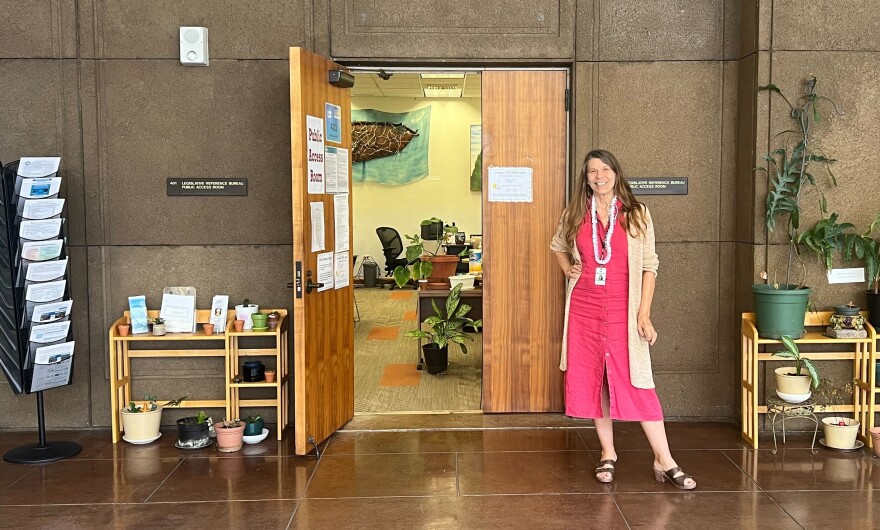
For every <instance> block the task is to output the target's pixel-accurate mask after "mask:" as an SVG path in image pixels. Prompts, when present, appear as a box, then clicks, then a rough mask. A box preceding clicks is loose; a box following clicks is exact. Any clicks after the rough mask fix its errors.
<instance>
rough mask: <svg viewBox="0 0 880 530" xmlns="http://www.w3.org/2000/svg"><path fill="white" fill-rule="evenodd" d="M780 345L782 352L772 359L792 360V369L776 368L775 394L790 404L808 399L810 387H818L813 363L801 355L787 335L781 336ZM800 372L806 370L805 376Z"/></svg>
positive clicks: (817, 374) (775, 354)
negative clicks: (781, 345) (783, 346)
mask: <svg viewBox="0 0 880 530" xmlns="http://www.w3.org/2000/svg"><path fill="white" fill-rule="evenodd" d="M782 343H783V344H784V345H785V348H786V349H784V350H782V351H779V352H775V353H774V354H773V356H774V357H782V358H783V359H792V360H794V363H795V364H794V367H791V366H783V367H782V368H777V369H776V370H775V371H774V372H775V376H776V393H777V395H779V397H780V398H782V399H784V400H785V401H789V402H791V403H800V402H801V401H805V400H807V399H809V397H810V394H811V392H810V387H811V386H812V387H813V388H817V387H818V386H819V372H818V370H816V366H815V365H814V364H813V361H812V360H810V359H808V358H806V357H804V356H803V355H801V352H800V350H799V349H798V346H797V344H796V343H795V342H794V341H793V340H791V337H789V336H787V335H783V336H782ZM802 370H806V372H807V373H806V374H802V373H801V372H802Z"/></svg>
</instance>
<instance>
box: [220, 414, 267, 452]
mask: <svg viewBox="0 0 880 530" xmlns="http://www.w3.org/2000/svg"><path fill="white" fill-rule="evenodd" d="M244 427H245V424H244V422H243V421H241V420H240V419H238V418H235V419H234V420H227V419H226V418H223V422H222V423H217V424H215V425H214V431H215V432H216V433H217V450H218V451H220V452H221V453H234V452H236V451H239V450H241V446H242V444H243V442H242V436H244ZM261 432H262V431H261Z"/></svg>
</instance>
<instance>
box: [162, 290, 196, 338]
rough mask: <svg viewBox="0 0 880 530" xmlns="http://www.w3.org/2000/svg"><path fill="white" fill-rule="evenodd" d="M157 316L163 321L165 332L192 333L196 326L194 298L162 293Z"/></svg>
mask: <svg viewBox="0 0 880 530" xmlns="http://www.w3.org/2000/svg"><path fill="white" fill-rule="evenodd" d="M159 316H160V317H162V318H163V319H165V331H167V332H168V333H193V332H194V331H193V329H194V328H195V325H196V297H195V296H188V295H182V294H169V293H164V294H163V295H162V308H161V309H160V310H159Z"/></svg>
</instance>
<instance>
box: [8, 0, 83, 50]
mask: <svg viewBox="0 0 880 530" xmlns="http://www.w3.org/2000/svg"><path fill="white" fill-rule="evenodd" d="M0 11H2V15H0V20H2V21H3V31H2V32H0V59H5V58H27V59H37V58H56V59H61V58H65V57H76V10H75V4H74V2H71V1H69V0H28V1H26V2H21V1H19V2H4V3H3V7H2V9H0Z"/></svg>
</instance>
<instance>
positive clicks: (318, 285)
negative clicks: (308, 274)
mask: <svg viewBox="0 0 880 530" xmlns="http://www.w3.org/2000/svg"><path fill="white" fill-rule="evenodd" d="M321 287H324V284H323V283H312V279H311V278H306V293H311V292H312V289H320V288H321Z"/></svg>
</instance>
